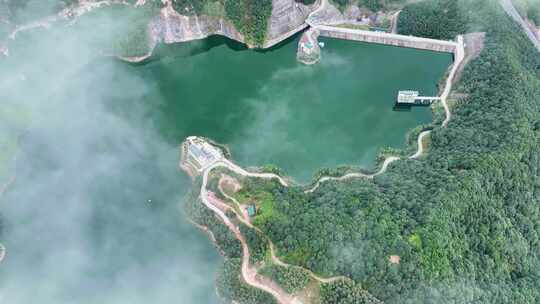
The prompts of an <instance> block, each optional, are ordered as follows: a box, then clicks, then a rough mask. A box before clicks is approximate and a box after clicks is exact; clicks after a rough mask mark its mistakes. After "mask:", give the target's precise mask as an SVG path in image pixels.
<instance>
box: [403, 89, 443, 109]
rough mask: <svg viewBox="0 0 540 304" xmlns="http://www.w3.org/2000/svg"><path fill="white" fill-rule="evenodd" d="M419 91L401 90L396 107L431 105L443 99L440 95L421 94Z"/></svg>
mask: <svg viewBox="0 0 540 304" xmlns="http://www.w3.org/2000/svg"><path fill="white" fill-rule="evenodd" d="M419 95H420V94H419V92H418V91H399V92H398V96H397V100H396V107H412V106H429V105H431V104H432V103H434V102H437V101H439V100H441V98H440V97H430V96H419Z"/></svg>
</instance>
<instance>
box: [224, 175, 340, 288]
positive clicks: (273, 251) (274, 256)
mask: <svg viewBox="0 0 540 304" xmlns="http://www.w3.org/2000/svg"><path fill="white" fill-rule="evenodd" d="M218 189H219V191H220V193H221V194H222V195H223V196H224V197H225V198H226V199H228V200H230V201H232V202H233V203H234V204H235V205H236V206H237V207H238V209H239V210H242V206H241V204H240V202H238V200H237V199H235V198H234V197H232V196H230V195H228V194H227V193H226V192H225V191H224V190H223V187H222V186H221V182H220V183H218ZM227 207H228V210H231V211H233V212H234V213H235V214H236V216H237V218H238V219H239V220H240V221H241V222H242V223H243V224H244V225H246V226H248V227H249V228H250V229H254V230H255V231H257V232H259V233H260V234H261V235H262V236H263V237H264V239H265V240H266V241H267V242H268V245H269V248H270V258H271V260H272V262H273V263H274V264H276V265H278V266H282V267H300V266H297V265H291V264H288V263H285V262H283V261H282V260H281V259H280V258H279V257H278V256H277V254H276V247H275V245H274V243H273V242H272V240H271V239H270V238H269V237H268V236H266V234H264V233H263V232H262V231H261V230H260V229H259V228H257V227H255V226H253V224H251V222H250V220H249V217H247V215H246V214H243V213H240V214H239V213H238V212H237V211H236V210H235V209H234V208H231V207H230V206H228V205H227ZM302 269H304V271H306V272H308V273H309V275H310V276H311V277H312V278H314V279H315V280H317V281H319V282H321V283H332V282H335V281H338V280H342V279H346V277H345V276H335V277H329V278H324V277H320V276H318V275H316V274H315V273H314V272H312V271H311V270H309V269H306V268H302Z"/></svg>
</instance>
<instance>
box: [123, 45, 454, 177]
mask: <svg viewBox="0 0 540 304" xmlns="http://www.w3.org/2000/svg"><path fill="white" fill-rule="evenodd" d="M297 40H298V39H293V40H291V41H289V42H288V43H286V44H284V45H281V46H280V47H277V48H275V49H273V50H271V51H265V52H254V51H248V50H244V51H239V49H241V47H240V46H238V45H234V43H231V42H229V44H233V48H231V47H230V46H228V45H227V44H225V43H224V38H217V37H214V38H211V39H207V40H204V41H198V42H193V43H189V44H181V45H177V46H168V47H166V48H165V49H166V50H162V52H161V55H162V56H165V57H164V58H163V59H162V60H159V61H154V62H152V63H150V64H147V65H144V66H137V67H132V68H131V69H132V73H135V74H139V75H140V77H141V78H143V79H144V80H145V81H147V82H150V83H152V87H151V89H150V90H148V91H147V92H145V94H144V97H143V98H141V99H139V100H132V101H130V103H137V104H140V105H141V106H144V107H146V108H147V109H148V110H147V111H148V113H147V115H148V119H150V120H152V121H153V122H154V123H155V125H156V126H157V128H158V129H159V132H160V133H161V134H163V135H164V136H165V137H166V138H167V140H169V141H170V142H172V143H176V144H177V143H179V142H180V141H181V140H182V139H183V138H185V137H187V136H189V135H201V136H206V137H209V138H211V139H213V140H215V141H217V142H220V143H224V144H227V145H229V147H230V148H231V150H232V154H233V158H234V159H235V160H236V161H237V162H239V163H240V164H242V165H244V166H260V165H265V164H274V165H277V166H279V167H281V168H283V169H284V170H285V172H286V173H287V174H288V175H291V176H292V177H294V178H296V179H297V180H299V181H301V182H307V181H308V180H309V179H310V178H311V176H312V174H313V173H314V172H315V171H316V170H317V169H318V168H321V167H335V166H337V165H344V164H355V165H360V166H363V167H367V168H370V167H372V166H373V165H374V160H375V157H376V154H377V152H378V151H379V149H380V148H383V147H395V148H400V147H403V146H404V144H405V134H406V133H407V131H408V130H410V129H412V128H414V127H415V126H417V125H419V124H423V123H428V122H430V121H431V119H432V117H431V110H430V109H429V108H414V109H413V110H412V111H411V112H396V111H393V110H392V106H393V104H394V102H395V99H396V95H397V92H398V90H404V89H414V90H418V91H420V92H421V93H422V94H424V95H427V96H433V95H436V94H437V90H436V84H437V82H438V81H439V79H440V78H441V77H442V75H443V73H444V71H445V70H446V69H447V68H448V66H449V64H450V63H451V60H452V57H451V55H450V54H442V53H435V52H428V51H419V50H414V49H402V48H396V47H389V46H381V45H375V44H367V43H356V42H350V41H341V40H334V39H322V41H323V42H324V43H325V45H326V47H325V48H324V49H323V59H322V63H321V64H319V65H316V66H303V65H301V64H299V63H297V62H296V58H295V54H296V48H297ZM202 50H207V51H204V52H201V53H199V54H197V53H198V51H202ZM190 53H191V54H193V53H195V54H196V55H191V56H187V55H186V54H190ZM179 54H181V55H179Z"/></svg>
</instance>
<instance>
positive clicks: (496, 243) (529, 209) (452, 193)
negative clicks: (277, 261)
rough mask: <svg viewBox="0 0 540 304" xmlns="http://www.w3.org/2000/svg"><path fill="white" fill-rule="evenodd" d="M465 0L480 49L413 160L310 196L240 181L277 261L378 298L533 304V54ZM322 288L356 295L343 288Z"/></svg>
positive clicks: (537, 140)
mask: <svg viewBox="0 0 540 304" xmlns="http://www.w3.org/2000/svg"><path fill="white" fill-rule="evenodd" d="M437 3H439V1H434V2H432V3H431V4H430V5H438V4H437ZM465 4H467V5H471V6H474V7H475V8H478V9H479V10H476V11H475V16H471V18H472V17H474V18H472V19H474V20H469V19H467V20H468V21H467V22H468V26H470V27H471V28H475V29H482V30H483V31H486V33H487V34H486V42H485V48H484V50H483V51H482V53H481V54H480V56H479V57H478V58H477V59H475V60H474V61H473V62H472V63H470V64H469V65H468V66H467V67H466V69H465V71H464V75H463V77H462V78H461V82H460V83H459V84H458V86H457V87H456V88H455V92H458V93H461V94H460V95H461V96H466V97H465V98H460V99H459V101H457V100H456V101H455V103H454V106H453V109H452V112H453V117H452V120H451V121H450V123H449V125H448V127H446V128H442V127H439V126H435V128H434V130H433V132H432V138H431V144H430V147H429V153H428V154H426V155H425V156H423V158H422V159H419V160H402V161H399V162H396V163H394V164H392V165H391V167H390V169H389V171H388V172H387V173H385V174H383V175H380V176H377V177H375V178H374V179H373V180H368V179H352V180H349V181H346V182H327V183H324V184H322V186H321V187H320V188H318V190H317V191H315V192H314V193H310V194H304V193H303V189H302V188H301V187H290V188H285V187H282V186H281V185H280V184H278V183H277V182H268V181H266V182H264V181H260V180H259V181H256V180H253V181H252V182H250V183H248V184H247V186H248V187H251V190H250V191H256V192H257V191H259V192H260V191H267V192H268V193H269V194H270V195H271V198H272V200H273V203H272V204H271V208H272V212H271V213H270V216H268V214H269V213H264V212H262V214H265V216H264V218H263V219H262V220H257V219H256V220H255V222H256V223H257V224H258V225H259V227H260V228H261V229H262V230H263V231H264V232H265V233H266V234H267V235H268V236H269V237H270V238H271V239H272V240H273V241H274V243H275V244H276V246H277V247H278V251H279V255H280V256H281V257H282V258H283V259H285V260H286V261H287V262H289V263H293V264H297V265H301V266H304V267H307V268H309V269H311V270H313V271H315V272H317V273H319V274H323V275H346V276H348V277H350V278H351V279H353V280H354V284H359V286H361V287H362V289H365V290H367V291H368V292H369V293H370V294H371V295H373V296H375V297H376V298H377V299H379V300H381V301H384V302H385V303H473V302H474V303H490V304H491V303H538V302H540V280H538V277H539V275H540V259H539V254H540V238H539V234H540V100H539V99H538V96H540V57H539V56H538V53H537V51H536V50H535V49H534V48H533V46H532V44H531V43H530V42H529V41H528V40H527V38H526V37H525V35H524V34H523V33H522V31H521V29H520V28H519V26H518V25H516V24H515V23H513V21H511V20H510V19H509V17H507V16H506V15H505V14H504V12H502V10H501V9H500V8H499V7H498V4H497V3H496V2H492V1H488V0H480V1H474V2H473V1H470V2H468V3H465ZM415 5H416V4H415ZM421 12H424V13H425V14H428V15H427V16H426V17H430V15H429V14H430V11H429V10H421ZM468 17H469V16H468ZM414 20H417V21H416V22H422V21H421V20H423V19H421V18H417V19H411V22H413V21H414ZM411 26H412V27H413V28H419V27H420V25H419V24H412V25H411ZM445 35H446V34H445ZM390 255H398V256H400V258H401V259H400V263H399V264H393V263H390V262H389V256H390ZM347 289H351V288H349V287H348V288H345V290H347ZM353 289H354V288H353ZM321 293H322V296H323V298H324V300H323V301H324V302H326V303H346V302H344V301H349V302H350V303H362V302H360V299H357V298H355V296H352V298H350V297H351V294H354V292H351V293H349V292H344V291H343V288H339V289H336V290H333V289H330V288H326V287H324V286H323V287H322V289H321ZM358 294H361V293H360V291H358ZM358 297H360V295H359V296H358ZM332 299H333V300H332ZM335 299H337V300H335ZM344 299H349V300H344Z"/></svg>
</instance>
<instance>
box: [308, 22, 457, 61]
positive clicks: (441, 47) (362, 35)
mask: <svg viewBox="0 0 540 304" xmlns="http://www.w3.org/2000/svg"><path fill="white" fill-rule="evenodd" d="M314 28H315V29H316V30H317V31H318V32H319V35H320V36H323V37H330V38H338V39H345V40H354V41H362V42H369V43H378V44H386V45H393V46H399V47H408V48H415V49H421V50H430V51H436V52H444V53H452V54H454V53H455V52H456V50H457V49H458V43H456V42H453V41H446V40H436V39H429V38H421V37H415V36H405V35H398V34H389V33H384V32H372V31H364V30H357V29H348V28H341V27H335V26H326V25H316V26H314Z"/></svg>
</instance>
